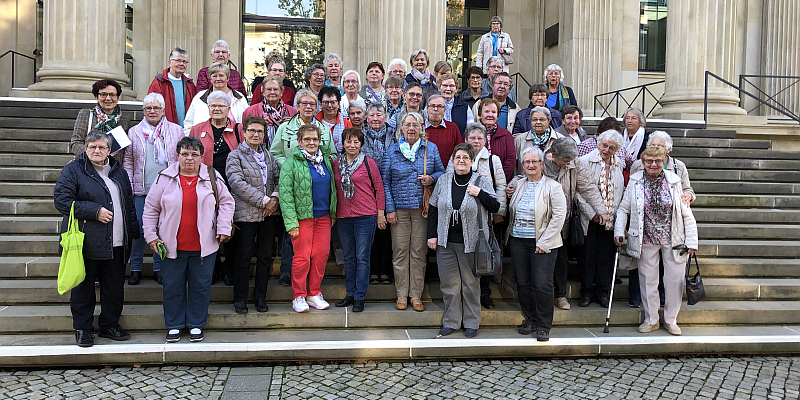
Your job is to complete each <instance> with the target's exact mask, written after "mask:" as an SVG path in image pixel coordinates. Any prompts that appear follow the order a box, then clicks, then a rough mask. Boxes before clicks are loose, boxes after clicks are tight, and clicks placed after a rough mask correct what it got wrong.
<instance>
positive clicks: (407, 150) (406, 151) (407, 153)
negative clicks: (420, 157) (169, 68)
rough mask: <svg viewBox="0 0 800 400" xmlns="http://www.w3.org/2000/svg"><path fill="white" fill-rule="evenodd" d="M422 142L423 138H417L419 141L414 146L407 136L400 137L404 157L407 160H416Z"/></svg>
mask: <svg viewBox="0 0 800 400" xmlns="http://www.w3.org/2000/svg"><path fill="white" fill-rule="evenodd" d="M420 143H422V139H417V142H416V143H414V145H413V146H411V145H410V144H408V142H407V141H406V138H405V137H401V138H400V152H401V153H403V157H405V158H406V160H408V161H411V162H412V163H413V162H414V159H415V158H416V156H417V150H419V144H420Z"/></svg>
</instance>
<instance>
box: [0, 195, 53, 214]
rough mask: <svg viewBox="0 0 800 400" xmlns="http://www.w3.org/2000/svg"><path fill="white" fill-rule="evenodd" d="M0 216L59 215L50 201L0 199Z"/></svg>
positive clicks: (51, 200)
mask: <svg viewBox="0 0 800 400" xmlns="http://www.w3.org/2000/svg"><path fill="white" fill-rule="evenodd" d="M0 214H2V215H51V216H57V215H61V214H60V213H59V212H58V211H57V210H56V206H55V205H54V204H53V199H52V197H51V198H50V199H2V198H0Z"/></svg>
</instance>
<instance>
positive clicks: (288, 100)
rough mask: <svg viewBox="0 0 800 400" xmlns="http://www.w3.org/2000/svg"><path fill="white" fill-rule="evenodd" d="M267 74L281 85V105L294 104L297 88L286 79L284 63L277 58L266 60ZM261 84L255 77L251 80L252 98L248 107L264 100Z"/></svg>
mask: <svg viewBox="0 0 800 400" xmlns="http://www.w3.org/2000/svg"><path fill="white" fill-rule="evenodd" d="M266 64H267V73H268V74H269V75H271V76H275V77H277V78H278V81H279V82H280V83H281V89H282V90H283V94H282V95H281V101H283V104H287V105H290V104H294V95H295V93H296V92H297V88H295V87H294V83H293V82H292V81H290V80H288V79H286V62H285V61H283V60H281V59H280V58H277V57H272V58H269V59H268V60H267V63H266ZM262 83H263V81H262V82H259V78H258V77H256V78H255V79H253V86H254V88H253V98H252V99H250V105H251V106H254V105H256V104H258V103H261V101H263V100H264V97H263V95H264V92H263V89H264V87H263V85H262Z"/></svg>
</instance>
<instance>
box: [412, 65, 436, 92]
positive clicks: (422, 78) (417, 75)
mask: <svg viewBox="0 0 800 400" xmlns="http://www.w3.org/2000/svg"><path fill="white" fill-rule="evenodd" d="M411 76H412V77H414V79H416V80H417V81H419V84H420V85H422V87H423V88H426V87H428V85H429V84H430V83H431V73H430V72H428V70H427V69H426V70H425V73H424V74H423V73H422V72H419V71H417V70H416V69H412V70H411Z"/></svg>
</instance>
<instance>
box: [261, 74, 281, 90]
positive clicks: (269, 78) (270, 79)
mask: <svg viewBox="0 0 800 400" xmlns="http://www.w3.org/2000/svg"><path fill="white" fill-rule="evenodd" d="M267 82H275V83H277V84H278V87H279V88H281V91H283V80H281V78H278V77H277V76H275V75H267V76H265V77H264V80H262V81H261V87H264V85H266V84H267Z"/></svg>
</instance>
